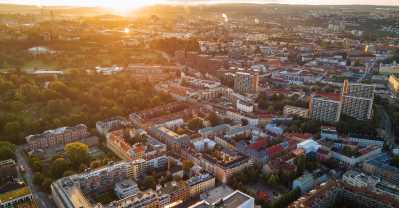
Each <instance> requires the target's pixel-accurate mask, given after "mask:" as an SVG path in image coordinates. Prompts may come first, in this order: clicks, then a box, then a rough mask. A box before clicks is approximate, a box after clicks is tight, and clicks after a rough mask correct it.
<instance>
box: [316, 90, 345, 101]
mask: <svg viewBox="0 0 400 208" xmlns="http://www.w3.org/2000/svg"><path fill="white" fill-rule="evenodd" d="M315 95H317V96H321V97H325V98H328V99H331V100H336V101H340V94H337V93H321V92H319V93H316V94H315Z"/></svg>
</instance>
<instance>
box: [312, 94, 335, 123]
mask: <svg viewBox="0 0 400 208" xmlns="http://www.w3.org/2000/svg"><path fill="white" fill-rule="evenodd" d="M341 109H342V103H341V101H340V95H339V94H316V95H313V96H312V98H311V102H310V117H311V119H314V120H318V121H322V122H327V123H334V122H338V121H339V119H340V112H341Z"/></svg>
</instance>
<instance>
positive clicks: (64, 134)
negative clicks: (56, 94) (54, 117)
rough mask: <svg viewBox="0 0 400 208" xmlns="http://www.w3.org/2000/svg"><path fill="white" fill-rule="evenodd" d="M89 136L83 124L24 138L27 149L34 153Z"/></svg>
mask: <svg viewBox="0 0 400 208" xmlns="http://www.w3.org/2000/svg"><path fill="white" fill-rule="evenodd" d="M89 135H90V133H89V131H88V128H87V126H86V125H85V124H78V125H76V126H73V127H60V128H57V129H52V130H47V131H44V132H43V133H41V134H35V135H29V136H27V137H25V139H26V142H27V143H28V146H29V149H30V150H33V151H36V150H39V149H45V148H49V147H52V146H56V145H60V144H61V145H65V144H68V143H71V142H75V141H78V140H80V139H84V138H86V137H88V136H89Z"/></svg>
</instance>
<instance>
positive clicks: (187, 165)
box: [182, 160, 194, 176]
mask: <svg viewBox="0 0 400 208" xmlns="http://www.w3.org/2000/svg"><path fill="white" fill-rule="evenodd" d="M193 165H194V164H193V162H192V161H190V160H184V161H183V162H182V169H183V172H184V174H185V176H189V174H190V170H191V169H192V167H193Z"/></svg>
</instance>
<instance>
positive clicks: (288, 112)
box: [283, 105, 309, 118]
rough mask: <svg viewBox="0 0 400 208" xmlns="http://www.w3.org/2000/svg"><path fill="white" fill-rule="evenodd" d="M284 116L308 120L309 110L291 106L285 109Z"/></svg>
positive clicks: (286, 106)
mask: <svg viewBox="0 0 400 208" xmlns="http://www.w3.org/2000/svg"><path fill="white" fill-rule="evenodd" d="M283 115H285V116H298V117H300V118H308V117H309V110H308V109H307V108H301V107H296V106H291V105H285V106H284V107H283Z"/></svg>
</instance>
